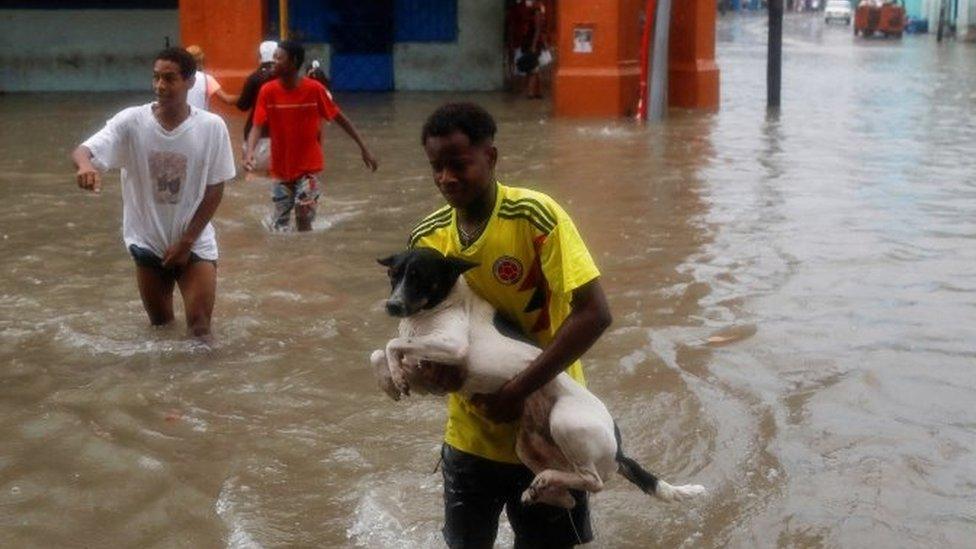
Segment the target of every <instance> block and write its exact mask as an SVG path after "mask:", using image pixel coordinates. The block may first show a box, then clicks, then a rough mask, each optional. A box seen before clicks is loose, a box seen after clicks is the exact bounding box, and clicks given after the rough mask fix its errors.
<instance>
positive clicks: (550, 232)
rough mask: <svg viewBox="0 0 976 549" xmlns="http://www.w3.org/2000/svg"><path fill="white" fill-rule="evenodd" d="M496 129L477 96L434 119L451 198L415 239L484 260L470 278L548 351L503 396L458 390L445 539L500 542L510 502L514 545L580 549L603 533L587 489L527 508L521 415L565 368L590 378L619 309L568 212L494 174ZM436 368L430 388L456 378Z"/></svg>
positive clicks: (433, 135) (432, 137)
mask: <svg viewBox="0 0 976 549" xmlns="http://www.w3.org/2000/svg"><path fill="white" fill-rule="evenodd" d="M495 132H496V125H495V121H494V119H493V118H492V116H491V114H489V113H488V112H487V111H485V110H484V109H483V108H482V107H480V106H478V105H475V104H472V103H454V104H447V105H444V106H442V107H440V108H438V109H437V110H436V111H434V113H433V114H431V115H430V117H429V118H428V119H427V121H426V123H425V124H424V127H423V131H422V132H421V142H422V144H423V147H424V151H425V152H426V154H427V158H428V160H429V161H430V166H431V168H432V170H433V176H434V183H435V185H436V186H437V189H438V190H439V191H440V193H441V195H442V196H443V197H444V199H445V200H446V201H447V205H445V206H443V207H442V208H440V209H438V210H436V211H434V212H433V213H432V214H430V215H428V216H427V217H426V218H424V219H423V220H422V221H421V222H420V223H419V224H417V225H416V227H415V228H414V230H413V232H412V233H411V234H410V239H409V246H410V247H428V248H434V249H436V250H438V251H440V252H441V253H443V254H444V255H449V256H452V257H459V258H462V259H464V260H466V261H469V262H472V263H475V264H477V266H476V267H474V268H472V269H471V270H468V271H467V272H465V274H464V277H465V280H466V281H467V283H468V284H469V285H470V286H471V289H472V290H473V291H474V292H475V293H477V294H478V295H480V296H481V297H483V298H484V299H486V300H487V301H488V302H489V303H491V304H492V305H493V306H494V307H495V308H496V309H497V310H498V311H499V312H500V313H502V314H503V315H504V316H506V317H508V318H509V319H510V320H511V321H513V322H514V323H515V324H516V325H517V326H518V327H520V328H521V330H522V331H523V332H524V333H525V334H526V335H527V336H528V337H530V338H532V339H534V340H535V341H536V342H537V343H538V344H539V345H541V346H543V347H544V350H543V352H542V354H540V355H539V357H538V358H537V359H536V360H535V361H534V362H533V363H532V364H531V365H530V366H529V367H528V368H527V369H526V370H525V371H523V372H522V373H521V374H519V375H518V376H516V377H515V378H513V379H512V380H510V381H509V382H507V383H506V384H505V385H504V386H502V388H501V389H500V390H499V391H498V392H497V393H495V394H492V395H478V396H476V397H475V398H474V399H471V400H468V399H465V398H464V397H462V396H461V395H459V394H457V393H451V394H450V395H449V397H448V404H447V407H448V419H447V428H446V434H445V436H444V445H443V447H442V450H441V457H442V459H443V476H444V513H445V521H444V522H445V524H444V529H443V534H444V539H445V540H446V542H447V545H448V546H450V547H491V546H492V544H493V542H494V540H495V536H496V534H497V530H498V518H499V515H500V513H501V510H502V508H503V507H504V508H505V510H506V513H507V515H508V519H509V522H510V523H511V525H512V529H513V530H514V533H515V546H516V547H570V546H573V545H576V544H582V543H587V542H589V541H590V540H592V538H593V534H592V529H591V527H590V519H589V511H588V505H587V498H586V494H585V493H584V492H574V493H573V496H574V498H575V499H576V506H575V507H574V508H573V509H572V510H571V511H569V512H567V511H566V510H565V509H562V508H556V507H551V506H548V505H542V504H537V505H529V506H526V505H523V504H522V503H521V500H520V495H521V493H522V491H523V490H525V489H526V488H527V487H528V485H529V484H530V483H531V481H532V479H533V474H532V472H531V471H530V470H529V469H528V468H527V467H525V466H524V465H522V464H520V463H519V460H518V458H517V457H516V454H515V435H516V429H517V424H516V423H515V422H516V420H517V419H518V418H519V417H520V416H521V413H522V408H523V403H524V400H525V398H526V397H527V396H528V395H530V394H531V393H533V392H534V391H536V390H537V389H539V388H540V387H542V386H543V385H545V384H546V383H548V382H549V381H551V380H552V379H553V378H555V377H556V376H557V375H558V374H559V373H560V372H563V371H566V372H567V373H568V374H569V375H570V376H571V377H573V378H574V379H575V380H576V381H578V382H580V383H584V378H583V369H582V365H581V364H580V362H579V358H580V357H581V356H582V355H583V353H585V352H586V351H587V350H588V349H589V348H590V347H591V346H592V345H593V344H594V343H595V342H596V341H597V339H599V337H600V336H601V335H602V334H603V332H604V331H605V330H606V329H607V327H608V326H609V325H610V323H611V316H610V310H609V307H608V305H607V300H606V296H605V295H604V293H603V289H602V287H601V285H600V280H599V276H600V272H599V271H598V270H597V267H596V265H595V264H594V262H593V259H592V258H591V256H590V253H589V251H587V248H586V245H585V244H584V243H583V239H582V238H581V237H580V235H579V232H578V231H577V230H576V226H575V225H574V224H573V220H572V219H570V217H569V215H568V214H567V213H566V212H565V211H564V210H563V209H562V208H561V207H560V206H559V204H557V203H556V202H555V201H554V200H553V199H552V198H550V197H548V196H546V195H545V194H542V193H540V192H536V191H532V190H529V189H523V188H518V187H509V186H505V185H502V184H501V183H499V182H498V181H497V180H496V178H495V165H496V162H497V161H498V149H496V148H495V144H494V138H495ZM428 366H429V367H427V368H423V369H422V371H423V372H424V373H425V374H426V375H429V376H430V378H429V379H427V380H426V381H428V382H429V383H430V385H431V386H449V385H450V379H451V376H452V375H453V371H454V368H453V367H449V366H441V365H437V364H430V365H428Z"/></svg>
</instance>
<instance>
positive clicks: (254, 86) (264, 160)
mask: <svg viewBox="0 0 976 549" xmlns="http://www.w3.org/2000/svg"><path fill="white" fill-rule="evenodd" d="M276 49H278V43H277V42H275V41H274V40H267V41H264V42H261V45H260V46H258V59H259V61H260V63H261V64H260V65H259V66H258V68H257V70H255V71H254V72H252V73H251V74H250V75H248V77H247V80H245V81H244V89H243V90H242V91H241V95H240V96H239V97H238V99H237V108H238V109H239V110H241V111H248V113H247V121H246V122H245V123H244V145H243V146H244V147H245V148H246V147H247V136H248V135H249V134H250V133H251V127H252V126H253V125H254V105H255V103H256V102H257V99H258V92H259V91H261V86H263V85H264V83H265V82H268V81H269V80H274V77H275V63H274V52H275V50H276ZM260 137H261V140H260V141H259V143H258V148H257V152H256V155H255V156H256V162H257V164H258V166H257V167H258V169H259V170H261V171H265V170H267V169H268V158H269V156H270V154H271V143H270V140H269V139H268V129H267V127H265V128H262V129H261V136H260Z"/></svg>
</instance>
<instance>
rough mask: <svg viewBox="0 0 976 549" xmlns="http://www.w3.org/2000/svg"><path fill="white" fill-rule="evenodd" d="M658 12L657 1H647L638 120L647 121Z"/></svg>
mask: <svg viewBox="0 0 976 549" xmlns="http://www.w3.org/2000/svg"><path fill="white" fill-rule="evenodd" d="M656 10H657V0H647V4H646V5H645V6H644V30H643V32H642V33H641V51H640V88H639V91H638V93H637V120H641V121H643V120H647V104H648V102H649V100H650V98H649V97H648V93H647V80H648V74H649V73H650V68H651V62H650V59H651V38H652V37H653V36H654V12H655V11H656Z"/></svg>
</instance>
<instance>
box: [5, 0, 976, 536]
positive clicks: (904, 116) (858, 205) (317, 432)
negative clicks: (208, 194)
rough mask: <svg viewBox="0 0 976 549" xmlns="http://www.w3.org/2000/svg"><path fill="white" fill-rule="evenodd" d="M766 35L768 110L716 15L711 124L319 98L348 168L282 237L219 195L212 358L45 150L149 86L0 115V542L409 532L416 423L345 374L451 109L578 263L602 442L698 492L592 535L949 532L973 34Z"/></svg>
mask: <svg viewBox="0 0 976 549" xmlns="http://www.w3.org/2000/svg"><path fill="white" fill-rule="evenodd" d="M785 28H786V31H785V32H786V34H785V37H784V62H785V66H784V78H783V108H782V112H781V114H780V115H779V117H767V116H766V113H765V109H764V100H765V88H764V86H765V44H764V42H765V33H766V28H765V19H764V18H763V17H752V16H748V15H743V16H734V17H733V16H730V17H726V18H722V19H720V21H719V29H718V63H719V66H720V68H721V71H722V76H721V78H722V84H721V85H722V109H721V111H720V112H718V113H716V114H700V113H686V112H672V113H671V117H670V118H669V119H668V120H667V122H666V123H664V124H661V125H657V126H649V127H646V128H641V127H637V126H635V125H633V124H632V123H630V122H627V121H614V122H607V121H589V122H579V121H570V120H557V119H551V118H550V117H549V116H548V110H549V106H548V105H547V104H546V103H544V102H526V101H524V100H521V99H519V98H513V97H509V96H506V95H502V94H421V93H400V94H396V95H361V96H345V97H343V96H340V97H339V98H338V99H339V101H340V103H341V104H342V105H343V107H344V108H345V109H346V111H347V113H348V114H349V115H350V117H351V118H352V119H353V120H354V121H355V122H356V123H357V125H358V126H359V127H360V129H361V131H362V133H363V134H364V135H366V136H367V138H368V140H369V142H370V144H371V147H372V148H373V151H374V153H375V154H376V155H377V157H379V159H380V162H381V168H380V171H379V172H377V173H376V174H369V173H368V172H367V171H366V170H365V169H364V168H363V167H362V166H361V163H360V160H359V155H358V152H357V150H356V148H355V146H354V145H353V144H352V143H351V142H350V141H349V140H347V139H345V137H344V136H343V135H342V134H341V132H340V131H338V130H337V129H336V128H330V129H329V131H328V137H327V139H326V155H327V163H328V167H327V172H326V177H325V180H326V190H325V195H324V196H325V198H324V205H323V207H322V209H321V210H320V213H321V214H323V215H321V218H320V220H319V221H317V222H316V230H315V231H314V232H312V233H311V234H303V235H297V234H273V233H269V232H268V231H267V230H266V229H265V226H264V222H265V220H266V217H267V216H268V215H269V213H270V202H269V189H268V187H267V185H266V183H264V182H261V181H243V180H241V181H238V182H236V183H234V184H233V185H232V186H230V187H228V189H227V192H226V194H225V198H224V202H223V204H222V205H221V208H220V210H219V212H218V214H217V219H216V227H217V233H218V240H219V242H220V246H221V258H220V262H219V287H218V299H217V307H216V312H215V331H216V336H217V338H218V342H219V343H218V345H217V347H216V349H214V350H212V351H207V350H204V349H201V348H199V347H197V346H194V345H193V344H191V343H189V342H187V340H186V339H185V338H184V337H183V334H182V331H183V326H182V322H178V323H177V325H176V326H173V327H171V328H167V329H163V330H154V329H151V328H149V327H148V326H147V322H146V319H145V315H144V313H143V311H142V308H141V305H140V303H139V297H138V294H137V292H136V289H135V284H134V277H133V270H132V265H131V259H129V257H128V256H127V255H126V253H125V250H124V248H123V246H122V243H121V238H120V226H121V196H120V190H119V188H118V184H117V181H118V176H117V174H115V175H111V176H109V177H108V181H107V183H106V185H105V191H104V192H103V193H102V195H101V196H91V195H87V194H84V193H82V192H80V191H78V190H77V189H76V188H75V187H74V183H73V171H72V169H71V168H70V166H69V163H68V161H67V160H66V155H67V153H68V152H69V150H70V149H71V148H72V147H73V146H74V145H75V144H76V143H77V142H79V141H80V140H81V139H83V138H84V137H85V136H87V135H88V134H90V133H91V132H92V131H94V130H95V129H97V128H98V127H99V126H100V125H101V124H102V123H103V122H104V120H105V119H106V118H107V117H108V116H110V115H111V114H112V113H114V112H115V111H117V110H119V109H120V108H121V107H123V106H126V105H131V104H137V103H140V102H144V101H146V100H147V98H148V96H146V95H138V94H136V95H133V94H127V95H7V96H0V116H2V118H3V120H4V124H5V127H4V130H3V132H2V133H0V259H2V263H3V266H4V268H3V270H2V272H0V441H2V444H0V545H2V546H5V547H52V546H128V547H146V546H161V547H170V546H193V547H220V546H229V547H257V546H269V547H270V546H320V547H331V546H363V547H417V546H438V545H439V544H440V537H439V536H440V535H439V528H440V521H441V514H442V509H441V499H440V476H439V474H432V470H433V468H434V464H435V461H436V459H437V449H438V446H439V440H440V435H441V431H442V428H443V422H444V411H443V404H442V403H441V402H440V401H439V400H438V399H431V398H427V399H421V398H417V399H411V400H410V401H408V402H401V403H393V402H390V401H388V400H387V399H386V397H385V396H383V395H382V394H381V393H380V392H379V391H378V390H377V389H376V388H375V384H374V382H373V380H372V377H371V373H370V372H369V370H368V368H367V365H366V357H367V355H368V352H369V351H370V350H371V349H374V348H376V347H378V346H380V345H381V344H382V343H383V342H384V341H385V340H386V339H387V338H388V337H389V336H390V335H391V334H392V332H393V330H394V322H393V321H392V320H391V319H388V318H387V317H386V316H385V314H384V312H383V308H382V300H383V298H384V294H385V292H386V290H387V283H386V279H385V274H384V271H383V270H382V269H381V268H380V267H378V266H377V265H376V264H375V262H374V258H376V257H380V256H383V255H385V254H388V253H390V252H393V251H396V250H398V249H400V248H401V247H402V246H403V245H404V243H405V238H406V234H407V232H408V231H409V229H410V228H411V227H412V224H413V223H414V222H415V221H416V220H418V219H419V218H421V217H422V216H423V215H425V214H426V213H427V212H429V211H430V210H432V209H433V208H435V207H436V206H438V205H439V204H440V200H439V198H438V196H437V194H436V191H435V188H434V186H433V184H432V182H431V178H430V175H429V173H428V166H427V162H426V159H425V158H424V156H423V152H422V150H421V148H420V146H419V131H420V125H421V123H422V121H423V119H424V117H425V116H426V115H427V114H428V113H429V112H430V111H431V110H432V109H433V108H435V107H436V106H437V105H438V104H440V103H442V102H444V101H447V100H457V99H473V100H476V101H479V102H481V103H483V104H484V105H485V106H487V107H488V108H489V109H490V110H491V111H492V112H494V113H495V114H496V116H497V117H498V119H499V123H500V132H499V137H498V146H499V149H500V155H501V158H500V162H499V168H498V175H499V178H500V179H501V180H502V181H504V182H506V183H509V184H519V185H526V186H532V187H535V188H538V189H541V190H544V191H546V192H548V193H550V194H551V195H553V196H554V197H555V198H556V199H557V200H559V201H560V202H561V203H562V204H563V205H564V206H565V207H566V209H567V210H568V211H569V213H570V214H571V215H572V216H573V217H574V219H575V220H576V222H577V224H578V226H579V227H580V230H581V232H582V234H583V236H584V238H585V239H586V241H587V242H588V244H589V246H590V249H591V251H592V252H593V255H594V257H595V259H596V260H597V263H598V265H599V266H600V268H601V270H602V272H603V284H604V287H605V289H606V290H607V292H608V295H609V299H610V303H611V307H612V309H613V312H614V318H615V323H614V325H613V327H612V328H611V329H610V331H609V333H608V334H607V335H606V336H605V337H604V338H603V339H602V340H601V341H600V342H599V343H598V345H597V346H596V347H595V348H594V349H593V350H592V351H591V353H590V354H589V355H588V357H587V359H586V360H585V364H586V368H587V372H588V378H589V380H590V384H591V388H592V389H593V390H594V391H595V392H596V393H597V394H598V395H600V396H601V397H602V398H603V399H604V401H605V402H607V404H608V407H609V408H610V410H611V412H612V413H613V414H614V416H615V417H616V419H617V421H618V423H619V424H620V427H621V429H622V431H623V433H624V436H625V439H626V444H627V447H628V451H629V453H631V454H633V457H635V458H637V459H638V460H639V461H641V462H642V463H644V464H645V465H646V466H648V467H649V468H651V469H653V470H655V471H657V472H658V473H660V474H661V475H662V476H663V477H664V478H666V479H668V480H672V481H675V482H692V481H693V482H700V483H702V484H705V485H706V486H707V487H708V488H709V489H710V493H709V496H708V497H707V498H706V499H705V500H704V501H703V502H702V503H701V504H698V505H694V506H691V507H678V506H665V505H661V504H659V503H657V502H656V501H654V500H651V499H649V498H648V497H647V496H645V495H643V494H641V493H639V492H637V491H636V490H635V489H634V488H633V487H632V486H630V485H629V484H628V483H626V482H624V481H623V480H622V479H618V480H614V481H612V482H611V483H610V484H609V486H608V488H607V489H606V490H605V492H603V493H601V494H599V495H597V496H595V497H594V498H593V503H592V507H593V515H594V525H595V531H596V535H597V541H596V542H595V543H594V544H593V546H595V547H652V546H662V547H674V546H682V545H683V546H694V547H723V546H734V547H754V546H762V547H769V546H787V547H821V546H844V547H865V546H875V547H896V546H897V547H906V546H929V547H930V546H934V545H939V546H948V547H964V546H966V545H967V544H971V543H972V539H973V527H974V522H976V514H974V513H976V512H974V509H976V507H974V499H973V493H974V488H976V459H974V455H973V453H974V451H976V412H974V411H973V402H974V399H976V377H974V375H973V366H974V365H976V350H974V343H973V342H974V340H976V337H974V335H976V334H974V326H976V274H974V272H973V265H974V264H976V246H974V244H976V215H974V214H976V176H974V174H976V155H973V152H972V143H974V142H976V129H974V126H973V124H972V120H973V115H974V110H976V91H973V90H976V71H973V67H974V66H976V64H974V62H976V47H974V46H972V45H966V44H956V43H947V44H944V45H941V46H940V45H937V44H936V43H935V41H934V37H932V36H925V35H923V36H906V37H905V38H904V39H903V40H901V41H900V42H896V41H883V40H863V39H855V38H854V37H853V36H852V35H851V30H850V27H844V26H841V25H837V26H824V25H823V23H822V21H821V20H820V19H819V18H817V17H815V16H792V15H789V16H787V19H786V23H785ZM147 84H148V82H147ZM240 125H241V121H240V120H239V119H234V120H233V121H232V126H233V128H232V135H233V136H234V137H235V140H236V141H239V134H240ZM966 540H969V541H968V542H967V541H966ZM499 544H500V545H501V546H506V545H510V544H511V533H510V532H509V531H508V530H507V529H506V528H505V527H503V528H502V530H501V533H500V538H499Z"/></svg>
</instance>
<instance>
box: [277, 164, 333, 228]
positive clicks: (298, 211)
mask: <svg viewBox="0 0 976 549" xmlns="http://www.w3.org/2000/svg"><path fill="white" fill-rule="evenodd" d="M320 194H321V191H320V186H319V181H318V179H316V178H315V176H314V175H311V174H309V175H303V176H302V177H299V178H298V179H295V180H294V181H276V182H275V183H274V184H273V185H272V187H271V200H272V201H274V209H275V211H274V219H273V222H274V223H273V224H274V228H275V229H284V228H287V227H288V224H289V222H290V219H291V211H292V210H295V215H296V216H297V217H302V218H305V219H308V222H309V223H311V222H312V221H315V210H316V208H318V204H319V196H320Z"/></svg>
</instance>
